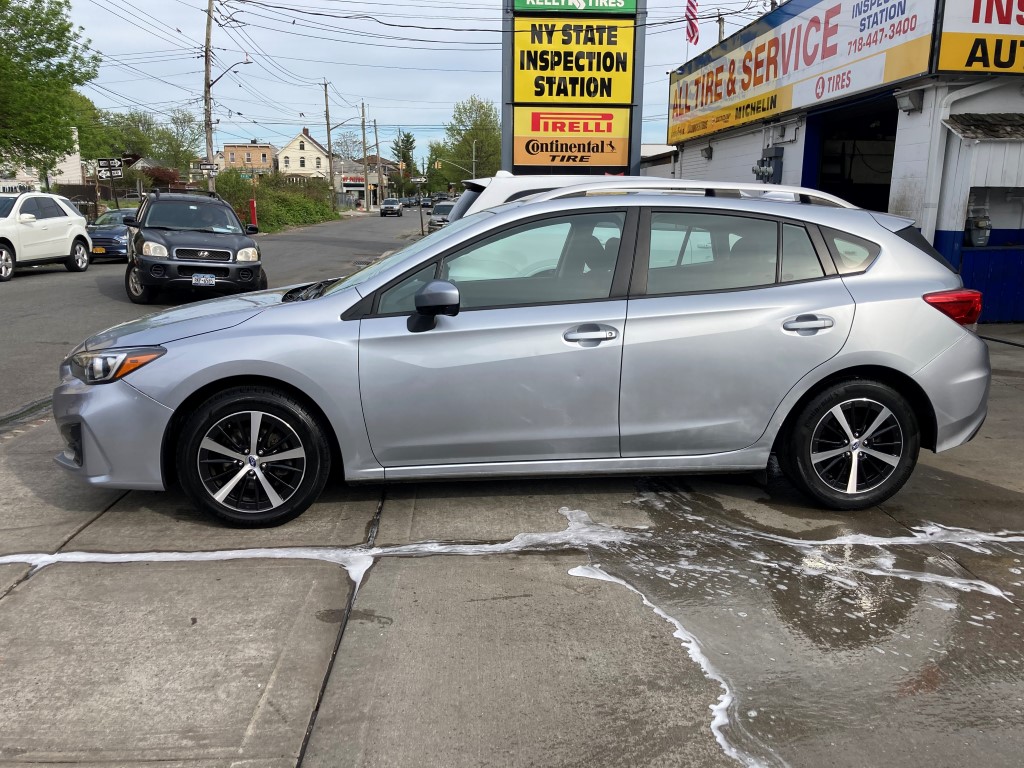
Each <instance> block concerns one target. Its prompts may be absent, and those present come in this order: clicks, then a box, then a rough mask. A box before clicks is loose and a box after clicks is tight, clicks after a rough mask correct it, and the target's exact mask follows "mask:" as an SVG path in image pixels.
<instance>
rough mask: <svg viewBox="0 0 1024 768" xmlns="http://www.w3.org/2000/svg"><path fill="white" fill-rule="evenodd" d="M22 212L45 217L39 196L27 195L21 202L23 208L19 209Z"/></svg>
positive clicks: (38, 217)
mask: <svg viewBox="0 0 1024 768" xmlns="http://www.w3.org/2000/svg"><path fill="white" fill-rule="evenodd" d="M18 213H19V214H21V213H31V214H32V215H33V216H35V217H36V218H37V219H41V218H43V212H42V210H40V208H39V198H37V197H27V198H25V199H24V200H23V201H22V203H21V209H20V210H19V211H18Z"/></svg>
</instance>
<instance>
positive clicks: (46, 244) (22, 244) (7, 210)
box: [0, 192, 92, 283]
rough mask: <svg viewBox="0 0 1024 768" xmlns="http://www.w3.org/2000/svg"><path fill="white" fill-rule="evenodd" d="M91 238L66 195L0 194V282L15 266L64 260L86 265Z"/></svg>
mask: <svg viewBox="0 0 1024 768" xmlns="http://www.w3.org/2000/svg"><path fill="white" fill-rule="evenodd" d="M91 249H92V242H91V241H90V240H89V233H88V231H87V230H86V222H85V217H84V216H83V215H82V214H81V213H79V211H78V209H77V208H76V207H75V205H74V203H72V202H71V201H70V200H68V199H67V198H66V197H61V196H59V195H50V194H45V193H42V192H21V193H11V194H0V283H3V282H7V281H8V280H10V279H11V278H12V277H13V276H14V270H15V269H16V268H17V267H24V266H29V265H35V264H52V263H60V264H63V265H64V266H65V267H66V268H67V270H68V271H69V272H84V271H85V270H87V269H88V268H89V251H90V250H91Z"/></svg>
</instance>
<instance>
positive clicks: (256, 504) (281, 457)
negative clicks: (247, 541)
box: [177, 387, 331, 528]
mask: <svg viewBox="0 0 1024 768" xmlns="http://www.w3.org/2000/svg"><path fill="white" fill-rule="evenodd" d="M177 467H178V479H179V481H180V483H181V486H182V488H183V489H184V491H185V493H186V494H188V496H189V498H190V499H192V501H193V502H194V503H195V504H196V506H198V507H200V508H201V509H203V510H205V511H207V512H209V513H210V514H212V515H213V516H215V517H217V518H219V519H221V520H223V521H225V522H227V523H230V524H231V525H237V526H241V527H246V528H259V527H265V526H273V525H280V524H281V523H285V522H287V521H289V520H292V519H293V518H295V517H297V516H298V515H300V514H302V513H303V512H304V511H305V510H306V509H307V508H308V507H309V506H310V505H311V504H312V503H313V502H314V501H316V498H317V497H318V496H319V495H320V492H321V491H322V490H323V488H324V485H325V484H326V482H327V477H328V475H329V474H330V470H331V451H330V446H329V444H328V442H327V438H326V437H325V435H324V432H323V429H322V428H321V427H320V425H319V423H318V422H317V420H316V418H315V417H314V416H313V415H312V414H311V413H310V411H309V410H308V409H307V408H306V407H305V406H304V405H303V404H302V403H300V402H299V401H298V400H296V399H294V398H292V397H290V396H288V395H286V394H284V393H282V392H279V391H277V390H275V389H271V388H267V387H236V388H233V389H229V390H227V391H226V392H223V393H220V394H218V395H215V396H214V397H212V398H210V399H209V400H207V401H206V402H205V403H203V405H201V406H200V407H199V408H198V409H197V410H196V411H195V412H194V413H193V414H192V416H190V417H189V419H188V421H187V422H186V423H185V426H184V428H183V429H182V432H181V439H180V441H179V443H178V454H177Z"/></svg>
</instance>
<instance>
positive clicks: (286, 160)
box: [284, 155, 292, 168]
mask: <svg viewBox="0 0 1024 768" xmlns="http://www.w3.org/2000/svg"><path fill="white" fill-rule="evenodd" d="M291 164H292V161H291V160H290V159H288V155H285V156H284V167H285V168H289V167H290V166H291Z"/></svg>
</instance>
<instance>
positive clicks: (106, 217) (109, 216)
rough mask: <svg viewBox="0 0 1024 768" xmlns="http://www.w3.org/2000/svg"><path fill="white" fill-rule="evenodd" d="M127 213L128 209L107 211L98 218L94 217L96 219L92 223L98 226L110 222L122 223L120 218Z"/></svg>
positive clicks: (109, 223)
mask: <svg viewBox="0 0 1024 768" xmlns="http://www.w3.org/2000/svg"><path fill="white" fill-rule="evenodd" d="M128 215H129V212H128V211H107V212H106V213H104V214H103V215H102V216H100V217H99V218H98V219H96V221H95V222H94V223H95V224H96V226H98V227H102V226H104V225H111V224H121V223H122V219H124V217H125V216H128Z"/></svg>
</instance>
